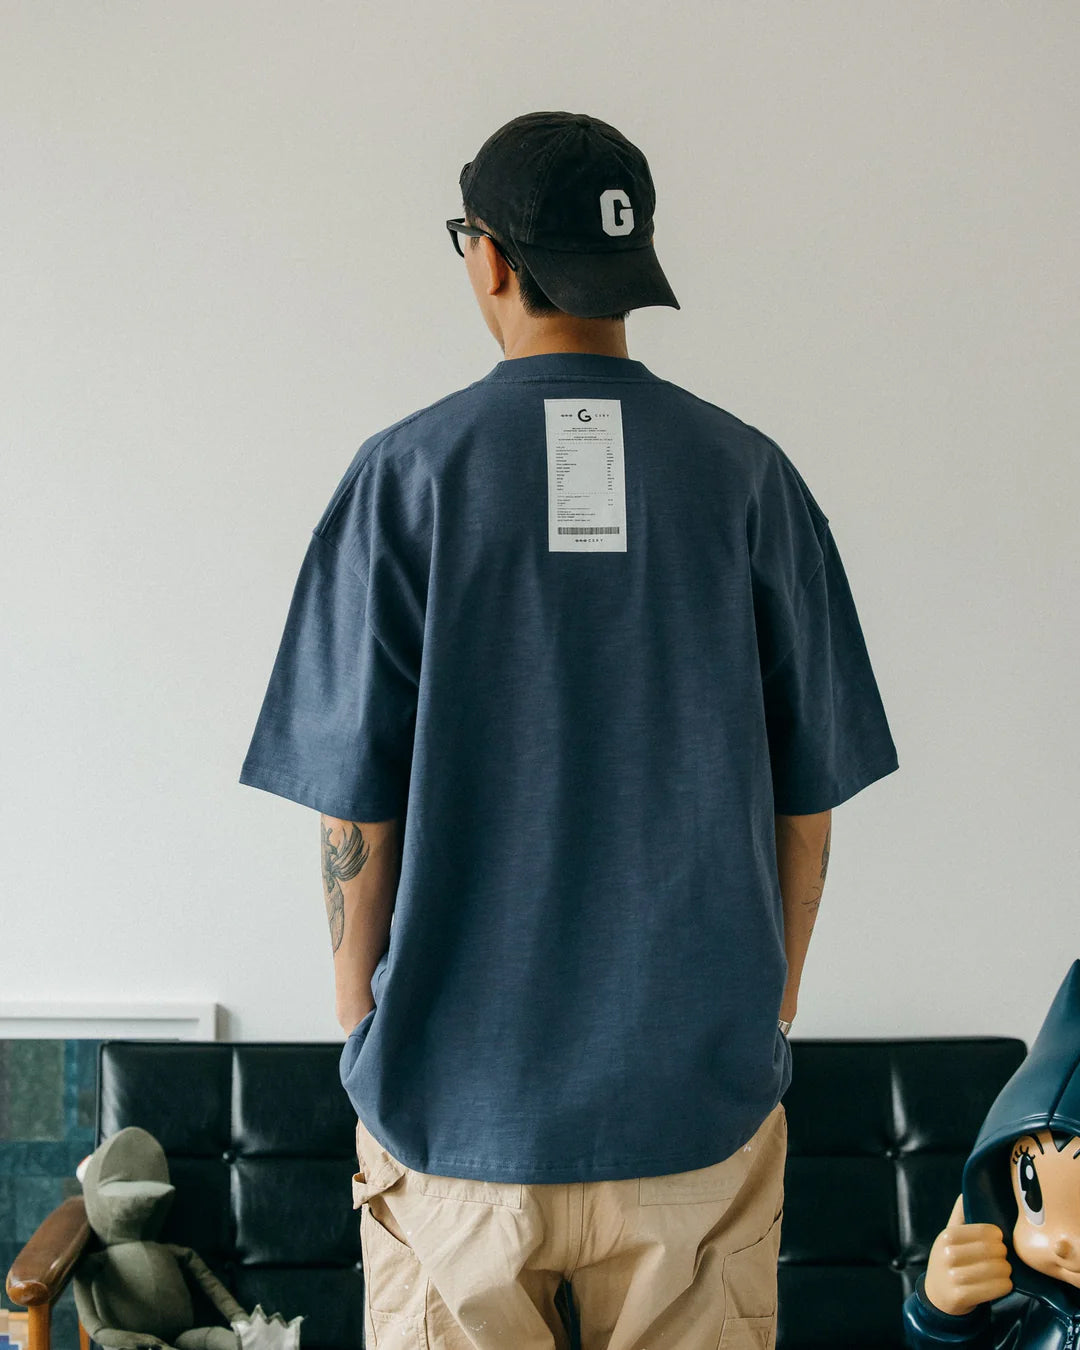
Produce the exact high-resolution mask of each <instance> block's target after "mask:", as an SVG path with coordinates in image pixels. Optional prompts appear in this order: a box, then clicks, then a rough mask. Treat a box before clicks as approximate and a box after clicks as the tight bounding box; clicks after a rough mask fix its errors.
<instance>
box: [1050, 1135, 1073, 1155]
mask: <svg viewBox="0 0 1080 1350" xmlns="http://www.w3.org/2000/svg"><path fill="white" fill-rule="evenodd" d="M1050 1138H1051V1139H1052V1140H1053V1141H1054V1147H1055V1148H1056V1149H1057V1151H1058V1152H1059V1153H1061V1152H1063V1151H1064V1150H1065V1149H1066V1148H1067V1147H1068V1146H1069V1144H1071V1143H1072V1141H1073V1140H1074V1139H1075V1138H1077V1135H1076V1133H1075V1132H1074V1131H1073V1130H1051V1131H1050Z"/></svg>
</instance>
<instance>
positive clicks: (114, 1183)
mask: <svg viewBox="0 0 1080 1350" xmlns="http://www.w3.org/2000/svg"><path fill="white" fill-rule="evenodd" d="M175 1194H176V1187H175V1186H172V1185H170V1184H169V1164H168V1162H167V1161H166V1159H165V1150H164V1149H163V1148H162V1147H161V1145H160V1144H159V1143H158V1141H157V1140H156V1139H155V1138H154V1136H153V1135H152V1134H149V1133H147V1131H146V1130H142V1129H140V1128H139V1127H138V1126H137V1125H129V1126H128V1127H127V1128H126V1129H123V1130H120V1131H119V1132H118V1133H116V1134H114V1135H111V1136H110V1137H109V1138H108V1139H106V1140H105V1141H104V1143H102V1144H101V1146H100V1147H99V1148H98V1149H97V1150H96V1152H94V1153H92V1154H91V1155H90V1158H89V1161H88V1162H87V1165H86V1171H85V1173H84V1174H83V1198H84V1200H85V1201H86V1217H87V1218H88V1219H89V1221H90V1227H91V1228H92V1229H93V1230H94V1232H95V1233H96V1234H97V1235H98V1237H99V1238H101V1240H102V1242H104V1243H105V1244H106V1246H108V1245H110V1244H112V1243H114V1242H136V1241H140V1240H141V1241H144V1242H145V1241H152V1240H154V1239H156V1238H157V1235H158V1234H159V1233H160V1232H161V1226H162V1224H163V1223H164V1222H165V1217H166V1215H167V1214H168V1212H169V1207H170V1206H171V1205H172V1201H173V1196H174V1195H175Z"/></svg>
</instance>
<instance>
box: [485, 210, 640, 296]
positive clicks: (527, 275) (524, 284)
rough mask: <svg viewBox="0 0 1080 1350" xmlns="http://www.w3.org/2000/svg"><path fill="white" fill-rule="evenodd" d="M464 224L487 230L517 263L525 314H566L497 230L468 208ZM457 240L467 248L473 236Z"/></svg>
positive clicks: (516, 274) (519, 288) (519, 286)
mask: <svg viewBox="0 0 1080 1350" xmlns="http://www.w3.org/2000/svg"><path fill="white" fill-rule="evenodd" d="M465 223H466V224H467V225H480V226H481V227H482V228H483V229H485V230H487V231H488V233H489V234H490V235H492V236H493V237H494V238H495V239H497V240H498V241H499V243H500V244H501V246H502V247H503V248H504V249H506V251H507V253H508V254H509V255H510V257H511V258H513V260H514V262H516V263H517V271H516V272H515V274H514V275H515V276H516V277H517V281H518V291H519V293H520V295H521V307H522V309H524V311H525V313H526V314H529V315H531V316H532V317H533V318H539V317H540V316H541V315H543V314H565V313H567V312H568V311H566V310H564V309H560V307H559V306H558V305H557V304H555V302H554V301H553V300H552V299H551V298H550V297H549V296H548V295H547V294H546V293H545V292H544V291H543V290H542V289H541V287H540V283H539V282H538V281H537V280H536V278H535V277H534V276H533V274H532V273H531V272H530V271H529V269H528V268H527V267H526V266H525V260H524V258H522V257H521V255H520V254H519V253H518V252H517V250H516V249H515V248H514V247H513V245H511V244H510V243H508V242H507V240H505V239H504V238H503V237H502V235H501V234H500V233H499V232H498V230H493V229H492V228H491V226H490V225H487V224H484V223H483V222H482V221H481V220H480V218H479V217H478V216H476V215H474V214H473V212H472V211H470V209H469V208H468V206H466V207H465ZM459 238H460V239H461V242H462V244H463V246H465V247H468V246H469V245H470V244H472V243H473V242H474V239H475V236H470V235H467V234H463V235H460V236H459ZM629 313H630V311H629V310H628V309H624V310H623V311H622V313H621V314H601V315H598V316H597V317H598V318H602V319H613V320H617V319H625V318H626V317H627V315H628V314H629Z"/></svg>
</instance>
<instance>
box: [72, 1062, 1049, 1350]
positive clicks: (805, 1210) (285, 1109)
mask: <svg viewBox="0 0 1080 1350" xmlns="http://www.w3.org/2000/svg"><path fill="white" fill-rule="evenodd" d="M791 1050H792V1060H793V1077H792V1083H791V1087H790V1088H789V1090H788V1093H787V1095H786V1097H785V1099H784V1104H785V1107H786V1110H787V1114H788V1165H787V1173H786V1179H785V1190H786V1197H785V1207H784V1223H783V1230H782V1242H781V1250H780V1271H779V1284H780V1319H779V1331H778V1339H777V1347H778V1350H812V1348H817V1347H821V1348H822V1350H824V1347H828V1350H893V1348H894V1347H895V1348H896V1350H902V1346H903V1340H902V1336H901V1323H900V1304H901V1302H902V1301H903V1299H904V1297H905V1295H906V1294H907V1293H908V1291H909V1290H910V1289H911V1288H912V1287H913V1284H914V1281H915V1279H916V1277H917V1276H918V1274H919V1272H920V1271H921V1270H923V1269H925V1265H926V1259H927V1256H928V1254H929V1250H930V1244H931V1243H932V1242H933V1240H934V1237H935V1236H936V1234H937V1232H938V1230H939V1229H940V1227H941V1226H942V1224H943V1223H944V1221H945V1219H946V1218H947V1217H948V1214H949V1211H950V1210H951V1208H952V1204H953V1201H954V1200H955V1198H956V1195H957V1194H958V1192H959V1189H960V1173H961V1168H962V1166H963V1162H964V1159H965V1158H966V1156H967V1153H968V1151H969V1149H970V1148H971V1145H972V1143H973V1142H974V1139H975V1136H976V1134H977V1132H978V1128H979V1125H980V1124H981V1123H982V1118H983V1116H984V1115H985V1114H986V1111H987V1110H988V1108H989V1106H990V1103H991V1102H992V1101H993V1099H994V1097H995V1096H996V1095H997V1093H998V1091H999V1090H1000V1088H1001V1087H1002V1086H1003V1085H1004V1083H1005V1081H1006V1079H1007V1078H1008V1077H1009V1076H1010V1075H1011V1074H1012V1072H1013V1070H1014V1069H1016V1068H1017V1066H1018V1065H1019V1063H1020V1061H1021V1060H1022V1059H1023V1057H1024V1054H1025V1053H1026V1050H1025V1046H1024V1044H1023V1042H1022V1041H1018V1040H1012V1039H1007V1038H1002V1037H973V1038H959V1037H955V1038H946V1039H941V1040H932V1039H919V1040H850V1041H839V1040H833V1041H810V1040H806V1041H804V1040H793V1041H792V1043H791ZM340 1053H341V1047H340V1045H338V1044H336V1043H334V1042H282V1043H278V1044H273V1043H270V1044H266V1043H241V1044H227V1043H211V1044H208V1043H191V1042H179V1041H105V1042H103V1043H102V1045H101V1048H100V1062H99V1074H98V1111H97V1126H98V1133H97V1141H98V1142H100V1141H101V1140H102V1139H104V1138H105V1137H106V1136H107V1135H110V1134H113V1133H115V1132H116V1131H117V1130H119V1129H122V1128H123V1127H124V1126H125V1125H141V1126H142V1127H143V1128H144V1129H146V1130H149V1131H150V1133H151V1134H153V1135H154V1136H155V1137H156V1138H157V1139H159V1140H160V1141H161V1144H162V1146H163V1147H164V1149H165V1153H166V1156H167V1157H168V1160H169V1169H170V1173H171V1175H172V1180H173V1182H174V1184H175V1186H176V1200H175V1202H174V1205H173V1208H172V1211H171V1212H170V1214H169V1217H168V1219H167V1220H166V1224H165V1227H164V1230H163V1232H162V1234H161V1240H162V1241H164V1242H180V1243H183V1244H184V1245H186V1246H189V1247H194V1248H195V1250H196V1251H197V1252H199V1253H200V1255H201V1256H203V1258H204V1259H205V1260H206V1262H207V1263H208V1264H209V1266H210V1268H211V1270H213V1271H214V1272H215V1273H216V1274H217V1275H218V1276H219V1277H220V1278H221V1279H222V1281H223V1282H224V1283H225V1284H226V1285H227V1286H228V1287H229V1288H230V1289H231V1290H232V1292H233V1293H234V1294H235V1296H236V1297H237V1298H238V1299H239V1300H240V1302H241V1303H242V1304H243V1305H244V1306H245V1307H246V1308H248V1309H250V1308H253V1307H254V1305H255V1304H256V1303H261V1304H262V1305H263V1307H264V1309H266V1311H267V1312H280V1313H281V1314H282V1315H283V1316H285V1317H287V1318H289V1317H295V1316H296V1315H297V1314H298V1313H303V1314H304V1317H305V1321H304V1323H303V1327H302V1329H301V1346H302V1347H303V1350H357V1347H362V1346H363V1345H364V1325H363V1322H364V1319H363V1267H362V1264H361V1258H360V1225H359V1216H358V1215H357V1213H356V1212H355V1211H354V1210H353V1209H352V1199H351V1194H352V1193H351V1186H350V1181H351V1177H352V1174H353V1172H354V1171H355V1170H356V1158H355V1154H354V1151H353V1150H354V1143H355V1140H354V1131H355V1126H356V1117H355V1115H354V1114H353V1111H352V1108H351V1106H350V1104H349V1101H348V1098H347V1097H346V1096H345V1093H344V1091H343V1090H342V1088H341V1084H340V1081H339V1079H338V1059H339V1056H340ZM200 1315H201V1316H202V1317H204V1318H205V1320H207V1321H214V1320H217V1319H216V1317H215V1315H214V1314H213V1312H212V1310H210V1309H202V1310H201V1313H200ZM572 1322H573V1318H572V1316H571V1323H572ZM574 1339H575V1343H576V1337H575V1338H574Z"/></svg>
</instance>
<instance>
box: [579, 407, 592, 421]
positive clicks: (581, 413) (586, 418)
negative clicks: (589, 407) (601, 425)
mask: <svg viewBox="0 0 1080 1350" xmlns="http://www.w3.org/2000/svg"><path fill="white" fill-rule="evenodd" d="M578 421H579V422H591V421H592V417H591V416H590V415H589V413H587V412H586V411H585V409H584V408H582V409H581V410H580V411H579V413H578Z"/></svg>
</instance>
